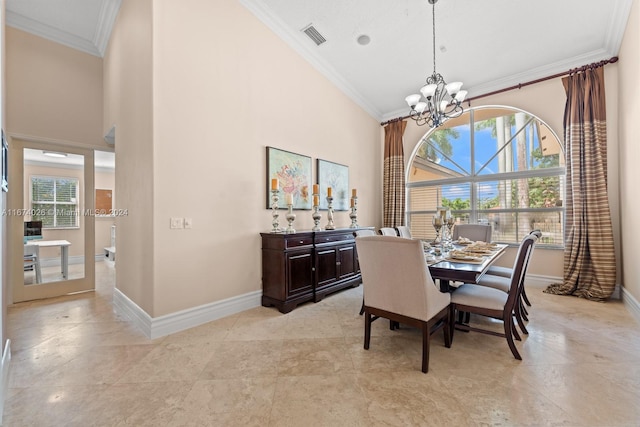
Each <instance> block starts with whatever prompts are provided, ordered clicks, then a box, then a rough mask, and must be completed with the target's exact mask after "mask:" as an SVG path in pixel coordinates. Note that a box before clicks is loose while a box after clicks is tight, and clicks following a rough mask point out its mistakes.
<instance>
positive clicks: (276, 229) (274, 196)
mask: <svg viewBox="0 0 640 427" xmlns="http://www.w3.org/2000/svg"><path fill="white" fill-rule="evenodd" d="M279 192H280V190H278V189H275V190H271V215H272V216H273V221H272V222H271V226H272V227H273V228H272V229H271V232H272V233H280V232H281V231H282V229H281V228H280V224H279V223H278V216H280V214H279V213H278V200H279V199H280V198H279V197H278V193H279Z"/></svg>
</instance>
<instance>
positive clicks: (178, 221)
mask: <svg viewBox="0 0 640 427" xmlns="http://www.w3.org/2000/svg"><path fill="white" fill-rule="evenodd" d="M169 228H171V229H177V228H184V218H171V223H170V224H169Z"/></svg>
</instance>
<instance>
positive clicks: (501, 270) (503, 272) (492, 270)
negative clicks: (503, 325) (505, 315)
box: [486, 229, 542, 320]
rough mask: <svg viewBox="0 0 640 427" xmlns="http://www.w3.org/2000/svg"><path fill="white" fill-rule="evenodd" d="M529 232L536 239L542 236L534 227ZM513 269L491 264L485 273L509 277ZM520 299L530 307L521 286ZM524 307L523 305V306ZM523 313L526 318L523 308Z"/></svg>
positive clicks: (523, 288) (524, 290)
mask: <svg viewBox="0 0 640 427" xmlns="http://www.w3.org/2000/svg"><path fill="white" fill-rule="evenodd" d="M529 234H533V235H534V236H536V237H537V238H538V239H540V238H541V237H542V231H540V230H538V229H536V230H532V231H531V232H530V233H529ZM512 271H513V269H512V268H511V267H501V266H499V265H492V266H491V267H489V269H488V270H487V273H486V274H490V275H492V276H502V277H507V278H508V277H511V273H512ZM521 296H522V300H523V301H524V303H525V304H526V305H528V306H529V307H531V302H530V301H529V297H528V296H527V292H526V288H525V287H524V286H523V287H522V295H521ZM523 308H524V307H523ZM523 314H524V315H525V320H527V319H526V315H527V310H526V309H525V310H523Z"/></svg>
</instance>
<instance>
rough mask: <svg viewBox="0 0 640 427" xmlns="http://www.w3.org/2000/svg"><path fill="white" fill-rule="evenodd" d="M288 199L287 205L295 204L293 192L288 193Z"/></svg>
mask: <svg viewBox="0 0 640 427" xmlns="http://www.w3.org/2000/svg"><path fill="white" fill-rule="evenodd" d="M286 201H287V205H293V194H291V193H287V196H286Z"/></svg>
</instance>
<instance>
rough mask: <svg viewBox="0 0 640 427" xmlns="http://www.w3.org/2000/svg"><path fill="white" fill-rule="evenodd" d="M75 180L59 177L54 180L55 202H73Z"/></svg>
mask: <svg viewBox="0 0 640 427" xmlns="http://www.w3.org/2000/svg"><path fill="white" fill-rule="evenodd" d="M76 186H77V181H75V180H69V179H59V180H57V181H56V202H58V203H60V202H75V200H76Z"/></svg>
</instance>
